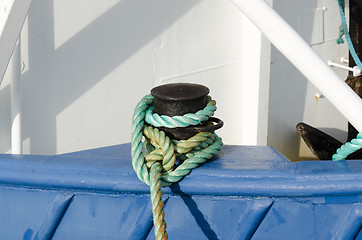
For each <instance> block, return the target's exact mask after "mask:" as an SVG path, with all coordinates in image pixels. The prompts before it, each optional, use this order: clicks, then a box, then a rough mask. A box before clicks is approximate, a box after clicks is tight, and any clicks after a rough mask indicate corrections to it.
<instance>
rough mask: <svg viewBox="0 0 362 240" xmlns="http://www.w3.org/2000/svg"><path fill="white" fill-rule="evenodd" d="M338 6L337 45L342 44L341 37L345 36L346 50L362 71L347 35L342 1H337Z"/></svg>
mask: <svg viewBox="0 0 362 240" xmlns="http://www.w3.org/2000/svg"><path fill="white" fill-rule="evenodd" d="M338 6H339V13H340V15H341V22H342V23H341V25H340V26H339V36H338V38H337V43H338V44H340V43H344V40H343V39H342V36H343V35H345V37H346V41H347V44H348V48H349V52H350V53H351V56H352V58H353V60H354V62H355V63H356V65H357V67H358V68H359V69H360V70H362V62H361V60H360V59H359V57H358V55H357V53H356V50H355V49H354V46H353V43H352V39H351V36H350V35H349V33H348V27H347V22H346V17H345V14H344V7H345V6H344V0H338Z"/></svg>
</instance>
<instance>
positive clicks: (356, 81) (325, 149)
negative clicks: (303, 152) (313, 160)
mask: <svg viewBox="0 0 362 240" xmlns="http://www.w3.org/2000/svg"><path fill="white" fill-rule="evenodd" d="M346 83H347V84H348V85H349V86H350V87H351V88H352V89H353V90H354V91H355V92H356V93H357V94H358V95H359V96H360V97H361V98H362V76H358V77H352V76H349V77H347V80H346ZM297 130H298V132H299V134H300V135H301V137H302V138H303V140H304V142H305V143H306V144H307V146H308V147H309V149H310V150H311V151H312V153H313V154H314V155H315V156H316V157H318V159H320V160H331V159H332V156H333V154H335V153H336V151H337V149H338V148H340V147H341V146H342V145H343V143H342V142H340V141H339V140H337V139H335V138H334V137H332V136H330V135H328V134H327V133H325V132H323V131H321V130H319V129H317V128H314V127H312V126H310V125H308V124H306V123H303V122H301V123H298V125H297ZM357 134H358V131H357V130H356V129H355V128H354V127H353V126H352V124H351V123H348V137H347V142H349V141H351V140H352V139H354V138H356V136H357ZM346 159H362V149H360V150H358V151H356V152H354V153H351V154H350V155H349V156H348V157H347V158H346Z"/></svg>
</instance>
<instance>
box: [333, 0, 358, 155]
mask: <svg viewBox="0 0 362 240" xmlns="http://www.w3.org/2000/svg"><path fill="white" fill-rule="evenodd" d="M338 6H339V13H340V16H341V22H342V23H341V25H340V26H339V36H338V38H337V43H338V44H341V43H344V40H343V39H342V37H343V35H345V37H346V40H347V44H348V48H349V51H350V53H351V56H352V58H353V60H354V62H355V63H356V64H357V67H358V68H359V69H361V70H362V62H361V60H360V59H359V57H358V55H357V53H356V50H355V49H354V47H353V43H352V40H351V36H350V35H349V33H348V28H347V22H346V17H345V14H344V8H345V4H344V0H338ZM361 148H362V133H359V134H358V135H357V138H355V139H353V140H352V141H351V142H347V143H345V144H343V145H342V146H341V147H340V148H338V149H337V153H336V154H334V155H333V156H332V160H333V161H340V160H345V159H346V157H347V156H348V155H350V154H351V153H354V152H355V151H357V150H359V149H361Z"/></svg>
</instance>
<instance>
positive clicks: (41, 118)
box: [0, 0, 198, 154]
mask: <svg viewBox="0 0 362 240" xmlns="http://www.w3.org/2000/svg"><path fill="white" fill-rule="evenodd" d="M163 2H164V1H161V0H159V1H146V0H123V1H119V2H118V3H116V4H115V5H114V6H113V7H112V8H110V9H109V10H107V11H106V12H105V13H104V14H102V15H101V16H99V17H97V18H95V19H94V20H93V21H92V22H91V23H89V24H88V25H87V26H86V27H84V28H83V29H82V30H81V31H79V32H78V33H76V34H75V35H74V36H73V37H71V38H70V39H69V40H67V41H66V42H65V43H64V44H63V45H61V46H60V47H58V48H57V49H55V46H54V42H55V31H54V1H49V0H34V1H33V3H32V7H31V10H30V12H29V15H28V32H29V36H28V41H29V42H28V49H29V52H28V55H29V56H28V71H26V72H25V73H24V74H23V76H22V80H23V89H22V91H23V123H26V124H25V125H24V126H23V139H29V142H30V149H29V152H30V153H34V152H36V153H37V154H54V153H56V152H57V147H56V146H57V125H56V118H57V115H58V114H59V113H61V112H62V111H63V110H65V109H66V108H67V107H68V106H69V105H71V104H72V103H73V102H74V101H75V100H77V99H78V98H79V97H80V96H82V95H83V94H84V93H86V92H87V91H88V90H89V89H90V88H92V87H93V86H95V85H96V84H97V83H99V82H100V81H101V80H102V79H103V78H104V77H105V76H106V75H107V74H109V73H111V72H112V71H113V70H115V69H116V68H117V67H118V66H120V65H121V64H122V63H124V62H125V61H126V60H127V59H128V58H130V57H131V56H132V55H133V54H135V53H136V52H137V51H138V50H140V49H141V48H142V47H143V46H145V45H146V44H147V43H148V42H150V41H151V40H152V39H154V38H155V37H157V36H158V35H159V34H160V33H161V32H162V31H163V30H164V29H165V28H167V27H169V26H170V25H172V23H174V22H175V21H176V20H177V19H178V18H179V17H180V16H182V15H183V14H184V13H185V12H186V11H187V10H189V9H190V8H192V6H194V5H195V4H197V3H198V1H191V0H190V1H178V2H177V3H174V4H169V3H167V4H169V7H170V8H169V9H168V11H170V12H168V13H167V16H166V17H164V18H163V19H162V20H166V21H164V22H162V24H158V22H157V21H155V20H154V17H155V16H154V15H155V11H161V10H160V9H155V6H156V7H157V6H158V5H161V4H163V5H165V3H163ZM68 4H69V7H71V6H72V1H68ZM84 4H85V6H84V7H85V8H86V7H87V6H86V4H91V3H89V2H85V1H84ZM158 7H159V6H158ZM57 14H62V15H63V16H60V19H61V18H67V12H61V13H58V12H57ZM57 18H58V16H57ZM150 61H152V59H151V60H150ZM150 64H152V62H150ZM130 77H132V76H130ZM148 84H149V85H145V86H144V88H145V89H150V88H151V87H152V86H153V82H152V81H149V83H148ZM139 85H140V83H137V81H130V80H129V79H119V85H118V86H119V94H120V95H122V94H127V93H128V92H135V91H136V90H137V89H139V88H140V86H139ZM8 91H9V90H8V89H7V88H5V89H3V90H2V91H1V92H0V99H2V98H8V95H9V92H8ZM123 105H124V106H123ZM123 105H122V106H120V107H119V109H120V110H119V111H122V109H123V108H127V109H128V108H129V109H133V107H134V106H128V105H127V103H126V102H125V103H123ZM95 137H97V136H95ZM0 150H1V151H4V150H5V151H6V150H7V149H0Z"/></svg>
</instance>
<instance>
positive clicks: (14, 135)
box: [8, 38, 22, 154]
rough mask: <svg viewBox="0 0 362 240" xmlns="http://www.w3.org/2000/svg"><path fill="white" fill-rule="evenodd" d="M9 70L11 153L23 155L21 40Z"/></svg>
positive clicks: (15, 49)
mask: <svg viewBox="0 0 362 240" xmlns="http://www.w3.org/2000/svg"><path fill="white" fill-rule="evenodd" d="M8 69H9V70H10V71H11V83H10V89H11V122H12V124H11V152H12V153H13V154H21V153H22V138H21V50H20V38H19V39H18V42H17V44H16V46H15V48H14V51H13V55H12V57H11V60H10V63H9V67H8Z"/></svg>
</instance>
